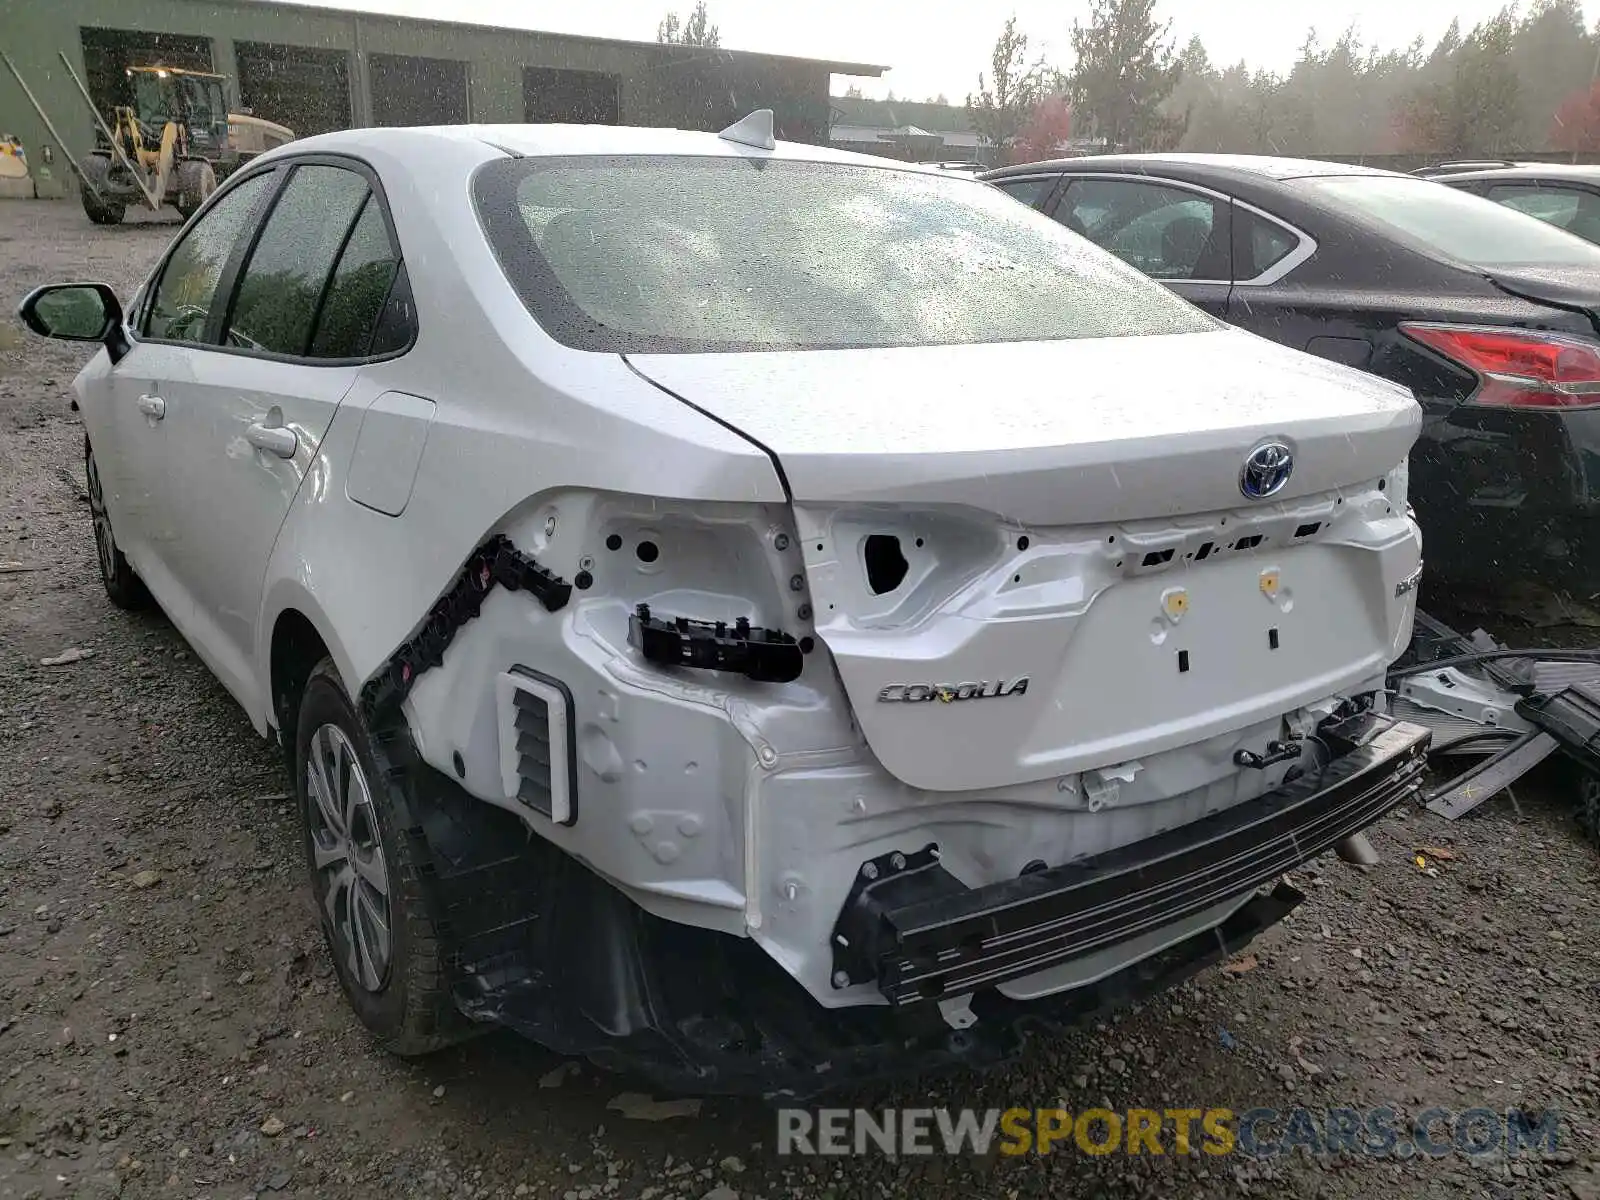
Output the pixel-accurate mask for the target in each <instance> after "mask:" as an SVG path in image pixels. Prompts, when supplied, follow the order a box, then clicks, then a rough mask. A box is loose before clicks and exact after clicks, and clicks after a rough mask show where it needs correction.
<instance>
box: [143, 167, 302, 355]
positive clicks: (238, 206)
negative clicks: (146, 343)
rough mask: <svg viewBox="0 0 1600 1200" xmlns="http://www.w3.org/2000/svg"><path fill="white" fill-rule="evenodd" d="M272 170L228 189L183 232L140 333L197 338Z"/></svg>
mask: <svg viewBox="0 0 1600 1200" xmlns="http://www.w3.org/2000/svg"><path fill="white" fill-rule="evenodd" d="M272 178H273V175H272V172H270V171H269V172H265V173H263V174H261V175H255V176H252V177H251V178H249V179H246V180H244V181H242V182H241V183H240V184H239V185H238V186H237V187H235V188H233V189H231V190H230V191H229V192H228V194H227V195H225V196H223V197H221V198H220V199H218V200H217V202H216V203H215V204H214V205H212V206H211V209H210V211H209V212H207V213H206V214H205V215H204V216H202V217H201V218H200V220H199V221H198V222H196V223H195V226H194V228H192V229H190V230H189V232H188V233H186V234H184V236H183V240H182V241H181V242H179V243H178V246H177V248H176V249H175V250H173V252H172V254H171V255H170V256H169V257H168V259H167V265H166V267H165V268H163V270H162V272H161V279H160V281H159V282H158V283H157V284H156V290H155V294H154V295H153V296H152V297H151V300H150V308H149V311H148V312H147V314H146V316H145V325H144V336H145V337H149V338H157V339H160V340H162V341H169V342H201V341H204V340H205V337H206V328H207V326H208V325H209V324H210V320H209V318H210V316H211V313H212V310H213V308H214V307H215V305H214V302H215V301H216V300H217V298H218V297H217V285H218V284H219V283H221V281H222V273H223V271H224V269H225V268H226V267H227V265H228V260H229V259H230V258H231V257H232V256H233V252H234V250H235V249H236V248H237V247H238V245H239V239H240V237H241V236H242V235H243V234H244V233H245V231H246V230H247V229H250V228H251V227H252V226H253V223H254V222H253V217H254V214H255V212H256V208H257V206H258V205H259V204H260V203H261V201H262V199H263V198H264V197H265V196H266V194H267V191H268V184H269V183H270V181H271V180H272Z"/></svg>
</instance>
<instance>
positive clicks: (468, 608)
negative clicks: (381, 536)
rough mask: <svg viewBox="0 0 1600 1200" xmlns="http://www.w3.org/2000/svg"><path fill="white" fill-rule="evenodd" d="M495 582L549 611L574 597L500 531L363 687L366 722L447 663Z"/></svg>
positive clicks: (386, 712)
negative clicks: (446, 655) (449, 651)
mask: <svg viewBox="0 0 1600 1200" xmlns="http://www.w3.org/2000/svg"><path fill="white" fill-rule="evenodd" d="M496 584H499V585H500V586H501V587H503V588H505V589H506V590H507V591H509V592H528V593H529V594H531V595H532V596H533V597H534V598H535V599H536V600H538V601H539V603H540V604H542V605H544V607H545V608H546V609H547V610H549V611H550V612H555V611H557V610H558V609H561V608H563V607H565V606H566V603H567V601H568V600H570V599H571V598H572V585H571V584H570V583H568V582H567V581H566V580H565V579H562V578H561V577H560V576H558V575H555V574H553V573H552V572H550V571H548V570H546V569H545V568H544V567H541V566H540V565H539V564H538V563H537V562H535V561H534V560H533V558H532V556H530V555H527V554H524V553H523V552H522V551H520V550H518V549H517V548H516V546H515V545H514V544H513V543H512V541H511V539H510V538H508V537H506V536H505V535H504V534H496V535H495V536H494V537H492V538H490V539H489V540H488V541H486V542H484V543H483V545H481V546H479V547H478V548H477V549H476V550H474V551H473V552H472V556H471V557H470V558H468V559H467V561H466V564H465V565H464V566H463V567H462V568H461V573H460V574H459V575H457V576H456V581H455V582H454V583H453V584H451V585H450V590H449V591H447V592H446V593H445V594H444V595H443V596H441V597H439V599H438V601H437V602H436V603H435V604H434V606H433V608H432V609H431V610H430V611H429V613H428V616H427V618H426V619H425V620H424V621H423V622H422V624H421V625H420V626H419V627H418V629H417V631H416V632H415V633H413V634H412V635H411V637H409V638H408V639H406V641H405V642H403V643H402V644H401V646H400V648H399V649H398V650H396V651H395V652H394V653H393V654H391V655H390V656H389V661H388V662H386V663H384V664H383V666H382V667H381V668H380V669H379V670H378V672H377V673H376V674H374V675H373V676H372V678H371V679H369V680H367V682H366V683H365V684H363V685H362V687H361V707H362V709H363V710H364V712H365V713H366V716H367V719H368V721H370V722H373V723H380V722H381V721H383V720H384V719H385V718H387V717H388V716H390V715H392V714H393V713H394V712H395V711H396V710H397V709H398V708H399V707H400V705H401V703H402V702H404V700H405V698H406V697H407V696H408V695H410V694H411V689H412V687H413V686H415V684H416V682H417V677H418V676H419V675H421V674H422V673H423V672H424V671H428V670H430V669H432V668H433V667H437V666H439V665H440V664H441V663H443V662H444V652H445V651H446V650H447V649H449V646H450V643H451V642H452V641H454V640H455V636H456V634H457V633H458V632H459V631H460V630H461V627H462V626H463V625H465V624H466V623H467V622H468V621H470V620H472V619H473V618H474V617H476V616H477V615H478V613H479V612H481V611H482V609H483V601H484V598H485V597H487V596H488V594H489V591H490V589H491V588H493V587H494V586H495V585H496Z"/></svg>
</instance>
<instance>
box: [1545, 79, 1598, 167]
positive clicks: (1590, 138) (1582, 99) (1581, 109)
mask: <svg viewBox="0 0 1600 1200" xmlns="http://www.w3.org/2000/svg"><path fill="white" fill-rule="evenodd" d="M1550 145H1551V146H1552V147H1553V148H1554V149H1556V150H1569V151H1573V152H1579V151H1586V152H1591V153H1592V152H1593V151H1596V150H1600V80H1597V81H1596V82H1594V83H1591V84H1590V85H1589V86H1588V87H1586V88H1579V89H1578V90H1577V91H1575V92H1573V93H1572V94H1571V95H1570V96H1568V97H1567V98H1566V99H1565V100H1563V101H1562V102H1561V104H1560V106H1559V107H1558V108H1557V109H1556V115H1555V120H1554V121H1553V122H1552V124H1551V127H1550Z"/></svg>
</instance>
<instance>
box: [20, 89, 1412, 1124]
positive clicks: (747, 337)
mask: <svg viewBox="0 0 1600 1200" xmlns="http://www.w3.org/2000/svg"><path fill="white" fill-rule="evenodd" d="M22 315H23V317H24V319H25V320H26V321H27V322H28V323H29V325H30V326H31V327H32V328H33V329H34V330H35V331H37V332H39V333H43V334H46V335H49V336H54V337H64V338H76V339H79V340H83V341H93V342H99V343H101V349H99V350H98V351H97V352H96V353H95V354H94V357H93V358H92V360H91V361H90V362H89V363H88V365H87V366H86V367H85V368H84V369H83V371H82V373H81V374H80V375H79V376H78V378H77V381H76V388H77V393H78V396H79V403H80V408H81V411H82V414H83V422H84V427H85V431H86V435H87V444H86V457H87V467H88V478H89V481H90V488H91V495H92V500H93V510H94V529H95V540H96V544H97V548H98V551H99V559H100V567H101V570H102V572H103V574H104V576H105V585H106V591H107V592H108V594H109V595H110V598H111V600H112V602H113V603H114V604H117V605H119V606H123V607H131V606H133V605H136V604H139V603H142V602H144V601H146V600H147V599H149V598H153V599H154V601H155V602H156V603H157V604H159V605H160V607H161V608H162V609H163V610H165V612H166V613H167V614H168V616H169V617H170V618H171V620H172V622H173V624H174V625H176V626H177V628H178V629H179V630H180V631H181V632H182V634H183V636H184V637H185V638H187V639H188V641H189V642H190V643H191V644H192V645H193V646H194V648H195V650H196V651H197V652H198V653H199V655H200V656H201V657H202V658H203V659H204V660H205V661H206V663H207V664H209V666H210V668H211V669H212V670H213V671H214V672H215V673H216V675H217V676H218V678H219V679H221V681H222V682H223V684H224V685H226V687H227V688H228V690H229V691H230V692H231V693H232V694H233V695H234V696H235V697H236V698H237V700H238V702H239V703H240V704H241V705H242V706H243V707H244V709H245V711H246V712H247V713H248V714H249V716H250V720H251V721H252V723H253V724H254V725H255V727H256V728H257V729H258V730H259V731H260V732H261V733H262V734H263V735H264V736H268V737H272V738H274V739H276V740H277V741H278V742H279V744H281V746H282V747H283V750H284V753H285V755H286V756H287V758H288V761H289V764H290V769H291V771H292V775H293V780H294V786H295V788H296V791H297V795H298V798H299V802H300V809H301V813H302V816H303V820H304V828H305V850H306V857H307V862H308V869H309V870H308V874H309V880H310V885H311V888H312V890H313V893H314V895H315V899H316V905H317V908H318V910H319V911H320V913H321V919H322V926H323V929H324V932H325V934H326V937H327V942H328V946H329V948H330V951H331V953H332V956H333V960H334V963H335V965H336V967H337V971H338V975H339V978H340V980H341V982H342V984H343V986H344V990H345V992H346V993H347V995H348V996H349V999H350V1002H351V1004H352V1006H353V1007H354V1009H355V1011H356V1013H357V1014H358V1015H359V1017H360V1019H361V1020H362V1021H363V1022H364V1023H365V1025H366V1026H367V1027H368V1028H370V1029H371V1030H372V1031H373V1032H374V1033H375V1034H376V1035H378V1037H379V1038H380V1039H381V1040H382V1041H383V1042H384V1043H385V1044H386V1045H388V1046H390V1047H391V1048H393V1049H394V1050H396V1051H398V1052H401V1053H419V1052H423V1051H427V1050H430V1049H433V1048H435V1047H438V1046H441V1045H444V1044H446V1043H448V1042H450V1041H451V1040H454V1039H456V1038H458V1037H461V1036H463V1035H464V1034H465V1033H467V1032H470V1031H471V1030H473V1029H476V1028H481V1027H484V1026H486V1025H494V1024H498V1025H505V1026H509V1027H511V1028H514V1029H517V1030H521V1031H522V1032H524V1033H526V1034H528V1035H529V1036H531V1037H533V1038H536V1039H538V1040H539V1041H541V1042H544V1043H546V1044H547V1045H549V1046H551V1047H554V1048H556V1049H558V1050H560V1051H564V1052H569V1053H577V1054H586V1055H588V1056H590V1057H592V1058H593V1059H595V1060H596V1061H597V1062H600V1063H602V1064H607V1065H617V1066H624V1067H629V1068H632V1069H634V1070H637V1071H640V1072H642V1073H644V1074H645V1075H647V1076H648V1077H650V1078H651V1079H652V1080H654V1081H656V1082H657V1083H659V1084H660V1085H662V1086H669V1087H675V1088H684V1089H689V1090H694V1091H758V1092H769V1093H771V1092H787V1093H790V1094H797V1095H798V1094H806V1093H810V1092H814V1091H817V1090H819V1089H822V1088H825V1087H828V1086H832V1085H835V1084H843V1083H848V1082H851V1081H855V1080H861V1079H864V1078H869V1077H873V1076H877V1075H881V1074H885V1073H899V1072H904V1071H908V1070H914V1069H915V1070H925V1069H930V1068H934V1067H938V1066H942V1065H947V1064H954V1063H979V1064H981V1063H987V1062H993V1061H996V1060H998V1059H1001V1058H1004V1057H1006V1056H1008V1055H1010V1054H1012V1053H1013V1052H1014V1051H1015V1050H1016V1048H1017V1047H1018V1045H1019V1044H1020V1042H1021V1040H1022V1038H1023V1037H1024V1034H1025V1032H1026V1031H1028V1030H1038V1029H1043V1028H1049V1027H1051V1026H1052V1024H1054V1023H1065V1022H1068V1021H1071V1020H1075V1019H1078V1018H1080V1017H1081V1016H1082V1015H1083V1014H1084V1013H1086V1012H1089V1011H1092V1010H1095V1009H1098V1008H1101V1007H1103V1006H1104V1005H1106V1004H1114V1003H1119V1002H1122V1001H1124V1000H1126V999H1128V998H1131V997H1135V996H1137V995H1139V994H1140V993H1142V992H1147V991H1149V990H1151V989H1155V988H1159V987H1162V986H1166V985H1168V984H1170V983H1172V982H1174V981H1176V980H1179V979H1182V978H1184V977H1185V976H1186V975H1188V974H1190V973H1192V972H1193V971H1195V970H1197V969H1199V968H1200V967H1201V966H1203V965H1204V964H1205V963H1207V962H1209V961H1212V960H1214V959H1215V958H1216V957H1217V956H1218V955H1220V954H1222V953H1225V952H1227V951H1228V950H1229V949H1231V948H1233V947H1237V946H1239V945H1241V944H1243V943H1244V942H1246V941H1248V940H1249V939H1250V938H1251V937H1252V936H1254V935H1255V934H1256V933H1257V932H1259V931H1260V930H1261V929H1263V928H1265V927H1266V926H1268V925H1270V924H1271V923H1272V922H1274V921H1276V920H1277V919H1279V918H1280V917H1282V916H1283V915H1284V913H1286V912H1287V911H1288V910H1289V909H1290V908H1292V907H1293V906H1294V905H1295V904H1296V903H1298V902H1299V900H1300V899H1302V897H1301V896H1300V895H1299V894H1298V893H1297V892H1295V891H1294V890H1293V888H1292V887H1291V886H1289V885H1288V884H1287V883H1286V882H1283V881H1282V880H1281V876H1282V875H1283V874H1284V872H1286V871H1288V870H1291V869H1293V868H1295V867H1297V866H1298V865H1299V864H1300V863H1302V862H1304V861H1305V860H1307V859H1308V858H1311V857H1313V856H1315V855H1317V854H1320V853H1322V852H1323V851H1325V850H1328V849H1330V848H1339V849H1341V851H1342V852H1344V853H1347V854H1349V853H1356V852H1357V851H1359V850H1361V849H1363V848H1364V847H1363V846H1362V844H1361V839H1360V831H1361V830H1362V829H1363V828H1365V827H1366V826H1367V825H1369V824H1371V823H1372V822H1373V821H1374V820H1376V819H1377V818H1378V817H1380V816H1381V815H1382V814H1383V813H1384V812H1386V811H1387V810H1388V809H1389V808H1391V807H1392V806H1394V805H1395V804H1397V803H1399V802H1401V801H1403V800H1405V799H1406V798H1407V797H1409V796H1411V795H1412V794H1414V793H1415V791H1416V790H1417V789H1418V787H1419V780H1418V772H1419V771H1420V769H1421V766H1422V758H1423V754H1424V752H1425V748H1426V742H1427V735H1426V733H1425V732H1424V731H1422V730H1420V729H1418V728H1416V727H1414V726H1411V725H1407V724H1405V723H1402V722H1399V721H1396V720H1395V719H1393V718H1392V717H1391V716H1389V715H1387V712H1386V706H1385V703H1384V698H1383V692H1382V690H1381V689H1382V685H1383V681H1384V673H1385V668H1386V666H1387V665H1388V664H1389V663H1390V662H1391V661H1392V660H1393V659H1394V658H1395V657H1396V656H1397V655H1398V654H1399V653H1400V651H1401V650H1402V648H1403V647H1404V646H1405V645H1406V643H1407V640H1408V638H1409V635H1410V629H1411V622H1412V617H1413V606H1414V604H1415V587H1416V582H1417V578H1418V574H1419V571H1420V569H1421V568H1420V557H1419V556H1420V541H1419V536H1418V531H1417V528H1416V526H1415V524H1414V523H1413V522H1412V521H1411V519H1410V518H1409V517H1408V515H1407V511H1406V498H1405V492H1406V465H1405V464H1406V456H1407V453H1408V451H1409V449H1410V447H1411V444H1412V441H1413V439H1414V438H1415V437H1416V435H1417V432H1418V427H1419V413H1418V409H1417V406H1416V405H1415V403H1414V402H1413V401H1412V399H1411V397H1410V396H1409V395H1408V394H1407V393H1406V392H1404V391H1403V390H1401V389H1399V388H1396V387H1395V386H1394V385H1392V384H1389V383H1385V382H1383V381H1380V380H1378V379H1376V378H1374V377H1373V376H1370V375H1366V374H1362V373H1358V372H1356V371H1354V370H1349V369H1346V368H1343V367H1340V366H1337V365H1334V364H1331V363H1328V362H1324V361H1322V360H1319V359H1316V358H1312V357H1309V356H1306V355H1302V354H1299V353H1297V352H1294V351H1291V350H1287V349H1283V348H1280V347H1278V346H1276V345H1273V344H1270V343H1268V342H1267V341H1264V340H1262V339H1259V338H1256V337H1254V336H1252V335H1249V334H1245V333H1242V332H1238V331H1236V330H1231V329H1229V328H1227V327H1226V326H1223V325H1221V324H1219V323H1218V322H1217V321H1215V320H1213V319H1211V318H1210V317H1208V316H1206V315H1204V314H1203V313H1201V312H1200V311H1199V310H1198V309H1196V308H1193V307H1191V306H1190V305H1188V304H1187V303H1185V302H1184V301H1182V300H1180V299H1178V298H1177V297H1175V296H1173V295H1172V294H1171V293H1170V292H1168V291H1167V290H1166V289H1164V288H1163V287H1162V286H1161V285H1160V284H1158V283H1154V282H1151V281H1149V280H1147V279H1145V278H1144V277H1143V276H1141V275H1140V274H1139V273H1138V272H1136V271H1135V270H1133V269H1132V268H1130V267H1127V266H1124V265H1123V264H1121V263H1119V262H1118V261H1117V260H1116V259H1114V258H1112V257H1111V256H1109V255H1107V254H1105V253H1103V252H1101V251H1100V250H1098V249H1096V248H1095V247H1094V246H1092V245H1090V244H1089V243H1088V242H1087V241H1085V240H1082V239H1080V238H1079V237H1077V236H1075V235H1073V234H1071V233H1069V232H1068V231H1067V230H1065V229H1064V228H1062V227H1061V226H1060V225H1057V224H1055V223H1054V222H1052V221H1050V220H1049V219H1047V218H1045V217H1043V216H1040V215H1039V214H1037V213H1035V212H1032V211H1031V210H1029V209H1027V208H1026V207H1024V206H1023V205H1019V204H1017V203H1016V202H1015V201H1014V200H1012V199H1011V198H1010V197H1008V196H1007V195H1005V194H1004V193H1002V192H999V191H997V190H995V189H994V188H992V187H990V186H989V185H987V184H984V183H980V182H977V181H975V180H973V179H970V178H966V177H963V176H961V175H960V174H958V173H952V172H946V171H939V170H937V169H934V168H922V167H916V166H912V165H909V164H902V163H896V162H891V161H887V160H881V159H875V158H868V157H862V156H856V155H849V154H843V153H835V152H833V151H830V150H826V149H820V148H817V147H812V146H801V145H789V144H783V143H778V144H775V143H774V142H773V141H772V139H771V118H770V114H756V115H755V116H753V117H751V118H747V119H746V120H744V121H741V122H740V123H739V124H738V125H736V126H734V127H733V128H731V129H729V130H726V131H724V132H723V133H722V134H720V135H718V134H710V133H689V132H680V131H673V130H660V129H622V128H595V127H580V126H549V127H541V126H500V127H486V126H465V127H453V128H438V129H366V130H352V131H349V132H344V133H335V134H329V135H327V136H323V137H315V138H310V139H306V140H303V141H299V142H294V143H292V144H290V145H288V146H286V147H284V148H283V149H281V150H278V151H275V152H273V153H270V154H267V155H265V156H263V157H261V158H259V159H256V160H255V161H253V162H252V163H251V164H249V165H248V166H247V167H246V168H244V169H242V170H241V171H239V172H238V173H237V174H235V175H234V176H233V177H231V178H230V179H229V180H227V181H226V183H225V184H224V185H223V186H222V187H220V188H219V189H218V191H217V192H216V194H215V195H214V196H213V197H212V198H211V199H210V201H209V202H208V203H207V204H206V205H205V207H204V208H203V209H202V210H201V211H200V212H199V213H198V214H196V216H195V217H194V218H193V219H192V220H191V221H190V222H189V223H188V224H187V225H186V226H185V228H184V229H183V231H182V233H181V234H180V235H179V236H178V237H177V239H176V240H175V241H174V243H173V245H172V247H171V248H170V250H169V251H168V252H167V253H166V255H165V256H164V257H163V259H162V260H161V262H160V264H159V265H158V266H157V268H156V269H155V271H154V272H153V273H152V274H151V276H150V278H149V279H148V280H147V281H146V282H145V284H144V285H143V286H142V287H141V288H140V289H139V290H138V291H137V293H135V294H134V295H133V296H132V297H131V298H130V299H129V301H128V303H127V306H126V307H125V308H124V307H123V306H122V305H120V304H119V301H118V298H117V297H116V296H115V294H114V293H113V292H112V291H111V290H110V289H109V288H107V287H104V286H103V285H86V284H81V283H73V284H60V285H54V286H50V287H44V288H40V289H38V290H37V291H35V292H34V293H33V294H31V295H30V296H29V297H28V298H27V299H26V300H25V301H24V303H23V305H22Z"/></svg>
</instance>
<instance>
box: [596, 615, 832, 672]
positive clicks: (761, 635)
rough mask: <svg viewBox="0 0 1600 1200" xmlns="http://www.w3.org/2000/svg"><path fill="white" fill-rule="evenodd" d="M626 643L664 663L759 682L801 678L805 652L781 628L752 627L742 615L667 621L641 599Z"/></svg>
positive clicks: (683, 618)
mask: <svg viewBox="0 0 1600 1200" xmlns="http://www.w3.org/2000/svg"><path fill="white" fill-rule="evenodd" d="M628 644H629V645H630V646H632V647H633V648H634V649H635V650H637V651H638V652H639V653H640V654H642V655H644V657H645V661H647V662H653V663H656V664H658V665H660V666H663V667H698V668H699V669H701V670H703V671H727V672H730V673H732V674H735V675H743V676H745V677H747V678H749V679H753V680H755V681H756V682H758V683H788V682H789V681H790V680H792V679H798V678H799V677H800V671H801V669H802V668H803V667H804V666H805V655H804V652H803V651H802V650H801V649H800V643H799V642H797V641H796V640H795V639H794V637H793V636H792V635H790V634H787V633H784V632H783V631H782V630H778V629H762V628H761V627H760V626H752V625H751V624H750V622H749V620H747V619H746V618H744V617H740V618H739V619H738V620H737V621H735V622H734V623H733V624H732V625H730V624H728V623H727V622H726V621H693V620H690V619H689V618H688V617H672V618H670V619H666V620H663V619H662V618H660V617H656V616H652V615H651V612H650V606H649V605H648V604H641V605H639V607H638V608H637V609H635V610H634V613H633V615H632V616H631V617H629V618H628Z"/></svg>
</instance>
